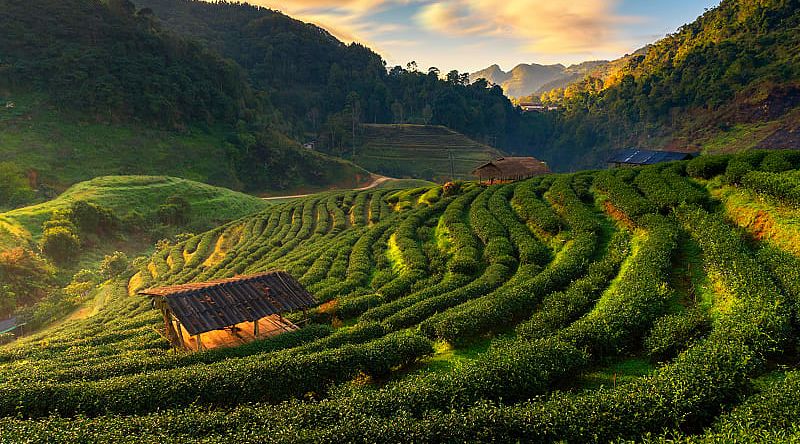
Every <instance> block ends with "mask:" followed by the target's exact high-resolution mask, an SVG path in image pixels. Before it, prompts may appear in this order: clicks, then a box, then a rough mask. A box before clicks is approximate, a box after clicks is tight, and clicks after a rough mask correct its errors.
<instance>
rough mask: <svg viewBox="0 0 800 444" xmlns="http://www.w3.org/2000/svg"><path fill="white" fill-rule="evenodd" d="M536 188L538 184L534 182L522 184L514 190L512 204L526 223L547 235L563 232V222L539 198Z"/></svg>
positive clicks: (529, 181)
mask: <svg viewBox="0 0 800 444" xmlns="http://www.w3.org/2000/svg"><path fill="white" fill-rule="evenodd" d="M536 187H537V182H535V181H533V180H528V181H525V182H522V183H520V184H519V185H517V186H516V188H514V197H513V198H512V199H511V202H512V204H513V205H514V209H516V210H517V213H519V215H520V216H522V218H523V219H524V220H525V221H527V222H529V223H532V224H533V225H535V226H536V227H538V228H539V229H540V230H542V231H544V232H545V233H550V234H556V233H558V232H559V231H560V230H561V220H560V219H559V218H558V215H556V213H555V212H554V211H553V208H551V207H550V205H548V204H547V203H546V202H544V201H543V200H541V199H540V198H539V196H538V195H537V192H536Z"/></svg>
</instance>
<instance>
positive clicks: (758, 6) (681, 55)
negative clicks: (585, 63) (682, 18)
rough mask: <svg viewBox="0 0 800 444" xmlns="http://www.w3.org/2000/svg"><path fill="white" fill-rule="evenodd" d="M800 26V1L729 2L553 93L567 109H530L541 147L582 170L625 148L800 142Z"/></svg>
mask: <svg viewBox="0 0 800 444" xmlns="http://www.w3.org/2000/svg"><path fill="white" fill-rule="evenodd" d="M799 26H800V4H798V2H797V1H777V0H776V1H760V0H724V1H722V2H721V3H720V5H719V6H718V7H716V8H712V9H710V10H709V11H707V12H706V13H705V14H703V15H702V16H701V17H699V18H698V19H697V20H696V21H694V22H692V23H689V24H687V25H684V26H682V27H681V28H680V29H678V30H677V31H676V32H675V33H673V34H671V35H669V36H668V37H666V38H664V39H662V40H659V41H658V42H656V43H654V44H652V45H649V46H648V47H647V48H646V51H645V52H644V53H638V54H634V55H631V56H628V57H625V58H623V59H621V60H619V61H617V62H614V63H612V65H611V66H612V68H613V69H611V70H610V72H605V73H601V74H599V75H598V76H589V77H587V78H585V79H583V80H581V81H579V82H577V83H574V84H572V85H570V86H568V87H567V88H564V89H562V90H559V91H554V92H551V93H548V94H545V95H544V96H543V97H544V98H545V101H547V102H552V103H557V104H559V106H560V107H561V108H562V112H560V113H548V115H536V116H533V115H532V116H529V118H530V120H531V124H532V125H534V127H537V128H539V130H540V132H539V134H537V135H536V137H535V138H534V139H533V141H532V144H531V145H532V146H533V147H534V148H533V152H534V154H535V155H536V154H538V155H539V156H541V158H542V159H543V160H546V161H549V162H550V163H551V165H552V166H554V167H555V168H558V169H571V170H577V169H580V168H585V167H595V166H599V165H600V164H602V162H603V160H604V158H605V157H607V156H608V153H609V151H610V150H613V149H618V148H621V147H626V146H640V147H642V148H664V147H666V148H672V149H675V148H677V149H685V150H692V151H704V152H726V151H730V152H733V151H740V150H744V149H750V148H759V149H770V148H772V149H776V148H782V149H785V148H797V147H799V146H800V132H798V128H800V117H799V116H800V114H799V113H800V80H798V79H800V58H798V56H797V54H798V51H797V49H798V48H800V37H798V36H800V32H798V27H799ZM542 133H546V135H544V134H542Z"/></svg>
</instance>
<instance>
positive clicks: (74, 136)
mask: <svg viewBox="0 0 800 444" xmlns="http://www.w3.org/2000/svg"><path fill="white" fill-rule="evenodd" d="M6 99H7V100H9V101H13V102H14V104H15V107H14V108H0V161H13V162H14V163H16V164H17V165H19V166H21V167H23V168H24V169H26V170H27V169H34V170H36V171H37V172H38V175H39V178H40V182H41V183H44V184H46V185H47V186H50V187H53V188H54V189H55V191H57V192H60V191H63V190H64V189H66V188H67V187H69V186H70V185H73V184H75V183H77V182H81V181H85V180H89V179H92V178H94V177H98V176H107V175H167V176H174V177H181V178H184V179H189V180H195V181H199V182H204V183H211V184H214V185H218V186H223V187H226V188H231V189H247V188H248V187H247V184H245V183H242V182H241V180H240V179H239V177H238V175H237V171H236V166H235V165H234V163H233V161H232V160H231V158H232V154H231V150H233V149H234V147H233V146H232V145H231V144H230V143H229V142H228V141H227V140H226V137H227V136H228V134H229V133H230V129H226V128H223V127H218V126H213V127H209V128H199V127H188V128H184V129H181V130H174V131H171V130H163V129H157V128H153V127H150V126H146V125H137V124H124V125H123V124H105V123H92V122H87V121H84V120H78V119H77V118H75V117H73V116H71V115H69V113H68V112H64V111H56V110H54V109H52V108H50V107H49V106H48V105H46V102H45V101H44V100H43V99H42V98H40V97H38V96H35V95H23V96H13V97H6ZM275 143H276V144H278V145H280V144H282V143H283V144H284V145H287V146H284V147H283V148H284V149H283V151H282V155H283V156H284V159H283V164H284V167H285V168H290V167H294V164H293V163H292V162H293V158H292V156H293V155H296V154H297V153H293V152H292V150H295V149H296V150H301V148H300V147H299V146H294V145H291V144H292V142H289V141H283V140H281V141H276V142H275ZM295 145H296V144H295ZM303 155H305V156H306V157H308V158H315V159H316V158H319V159H322V160H321V163H322V164H323V166H324V168H323V169H322V171H324V172H325V173H326V174H325V175H326V176H328V177H322V178H320V179H319V180H320V182H321V183H318V184H309V183H292V184H289V189H288V190H284V189H281V192H294V191H298V192H299V191H303V190H307V189H314V188H317V189H319V188H323V189H324V188H353V187H356V186H359V185H360V184H359V182H358V180H357V179H356V175H359V174H361V175H366V172H364V171H362V170H361V169H359V168H357V167H355V166H353V165H352V164H349V163H346V162H343V161H341V160H340V159H334V158H327V157H324V156H322V155H321V154H319V153H316V152H312V151H304V153H303ZM265 174H267V172H266V171H265ZM296 176H297V177H300V175H299V174H297V175H296ZM275 188H276V189H278V188H280V187H275ZM254 191H262V190H254ZM263 191H269V190H263Z"/></svg>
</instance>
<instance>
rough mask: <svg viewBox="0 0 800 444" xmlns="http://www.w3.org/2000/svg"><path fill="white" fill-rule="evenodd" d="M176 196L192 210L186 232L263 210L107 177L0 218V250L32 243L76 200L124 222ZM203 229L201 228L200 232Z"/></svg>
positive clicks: (136, 179) (185, 186)
mask: <svg viewBox="0 0 800 444" xmlns="http://www.w3.org/2000/svg"><path fill="white" fill-rule="evenodd" d="M172 196H180V197H182V198H184V199H186V200H187V201H188V202H189V204H190V205H191V207H192V210H191V219H190V221H189V222H188V224H187V227H186V228H190V227H195V228H200V229H201V230H202V229H207V228H211V227H215V226H217V225H219V224H222V223H225V222H228V221H230V220H233V219H238V218H240V217H242V216H245V215H247V214H251V213H254V212H256V211H258V210H261V209H263V208H264V207H266V206H268V204H267V203H266V202H265V201H264V200H263V199H259V198H257V197H253V196H250V195H247V194H242V193H238V192H236V191H231V190H228V189H225V188H218V187H214V186H211V185H206V184H203V183H199V182H194V181H191V180H186V179H179V178H175V177H162V176H107V177H98V178H95V179H92V180H89V181H86V182H81V183H78V184H76V185H73V186H72V187H70V188H69V189H67V190H66V191H65V192H63V193H62V194H60V195H59V196H58V197H57V198H55V199H53V200H50V201H47V202H44V203H41V204H38V205H32V206H28V207H24V208H18V209H15V210H11V211H7V212H5V213H0V221H2V226H3V230H4V231H5V233H4V234H3V235H0V239H3V241H0V245H4V246H5V248H8V247H11V246H14V245H15V244H16V245H19V244H24V243H25V241H35V240H38V239H39V237H40V236H41V230H42V223H44V222H45V221H46V220H47V219H48V218H49V217H50V216H51V215H52V214H53V213H54V212H55V211H58V210H64V209H67V208H69V207H70V205H72V203H73V202H75V201H79V200H80V201H85V202H90V203H93V204H96V205H100V206H102V207H105V208H108V209H109V210H111V211H113V212H114V214H116V215H117V216H120V217H124V216H125V215H127V214H130V213H133V212H137V213H140V214H141V215H142V216H143V217H144V218H153V217H155V216H156V213H157V211H158V207H159V206H160V205H161V204H163V203H164V202H165V201H166V200H167V198H169V197H172ZM204 227H205V228H204Z"/></svg>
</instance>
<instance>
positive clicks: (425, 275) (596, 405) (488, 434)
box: [0, 153, 800, 443]
mask: <svg viewBox="0 0 800 444" xmlns="http://www.w3.org/2000/svg"><path fill="white" fill-rule="evenodd" d="M798 166H800V157H798V156H797V155H795V153H774V154H766V153H756V154H744V155H741V156H738V157H734V158H731V157H700V158H698V159H695V160H693V161H690V162H679V163H670V164H662V165H657V166H652V167H647V168H638V169H621V170H613V171H602V172H584V173H578V174H572V175H550V176H544V177H539V178H535V179H532V180H528V181H524V182H518V183H512V184H505V185H497V186H492V187H488V188H484V187H478V186H476V185H474V184H467V185H466V186H464V187H463V188H462V189H461V190H460V191H459V192H458V193H456V194H455V195H452V196H445V195H443V194H442V190H441V189H440V188H438V187H422V188H415V189H408V190H390V189H373V190H367V191H361V192H332V193H323V194H318V195H314V196H311V197H308V198H304V199H297V200H293V201H291V202H287V203H282V204H275V205H273V206H271V207H269V208H267V209H265V210H263V211H262V212H260V213H257V214H255V215H252V216H249V217H245V218H243V219H240V220H237V221H234V222H231V223H228V224H226V225H223V226H221V227H219V228H217V229H214V230H212V231H209V232H206V233H203V234H201V235H198V236H195V237H192V238H190V239H188V240H186V241H184V242H181V243H178V244H174V245H169V246H165V247H164V248H162V249H161V250H158V251H157V252H156V253H155V254H154V255H153V256H152V258H151V259H150V261H149V263H148V264H146V265H145V266H143V267H142V268H141V269H140V270H139V271H138V272H137V274H136V275H135V276H133V278H131V279H130V280H129V281H125V282H123V281H117V282H115V281H111V282H109V283H107V284H106V285H108V286H110V288H113V289H114V290H115V293H114V294H115V295H116V296H115V297H113V298H111V300H110V302H109V303H108V304H107V305H106V306H104V307H103V308H101V309H100V311H99V313H98V314H97V315H95V316H93V317H90V318H87V319H84V320H79V321H74V322H70V323H66V324H63V325H61V326H58V327H56V328H53V329H51V330H49V331H46V332H43V333H41V334H38V335H35V336H32V337H28V338H25V339H23V340H21V341H19V342H18V343H15V344H12V345H9V346H6V347H3V348H1V349H0V381H2V382H0V416H2V417H3V418H2V419H0V441H3V442H11V441H23V442H69V441H81V442H137V443H151V442H152V443H156V442H158V443H164V442H176V443H177V442H198V441H200V442H262V441H274V442H474V441H481V442H531V441H533V442H560V441H567V442H607V441H612V440H615V441H619V440H637V441H642V440H644V441H660V440H666V439H668V438H676V439H678V440H686V441H693V442H694V441H696V442H729V440H730V439H733V438H738V439H740V440H745V441H757V440H760V441H763V442H775V441H782V440H787V439H795V440H796V439H800V429H798V426H797V424H798V423H800V422H798V420H800V402H798V401H800V372H798V371H797V370H796V369H797V366H798V354H797V351H798V350H797V342H796V336H797V333H798V329H797V316H798V300H800V299H798V296H800V259H799V258H798V256H796V252H795V253H794V254H793V253H791V252H789V250H788V249H786V248H784V247H782V245H783V244H782V243H780V242H773V241H771V240H770V238H768V237H764V236H761V235H759V233H762V232H763V231H764V230H763V229H761V230H759V229H757V225H755V224H752V223H749V222H747V220H745V219H742V218H737V217H736V214H734V213H732V212H731V211H732V209H735V208H737V205H738V206H741V205H744V204H746V203H752V204H754V205H756V204H757V205H759V206H760V209H761V210H762V211H764V212H765V214H767V215H768V216H773V217H774V218H776V220H778V221H781V222H786V221H787V220H788V221H790V222H792V223H796V222H797V221H798V220H800V210H798V205H800V201H798V199H797V196H796V191H797V190H796V189H795V188H797V177H798V176H797V174H798V172H797V168H798ZM731 193H741V194H736V196H737V199H738V200H734V199H733V198H732V197H730V196H731V195H732V194H731ZM786 223H787V224H789V225H791V224H790V223H789V222H786ZM776 230H777V229H775V228H773V231H776ZM270 269H285V270H288V271H289V272H291V273H292V274H293V275H294V276H296V277H297V278H299V279H300V281H301V282H302V283H303V284H304V285H305V286H306V287H307V288H308V289H309V290H310V291H312V292H313V293H314V294H315V295H316V296H317V298H318V299H319V301H320V302H322V303H323V305H322V306H321V307H320V308H318V309H316V310H315V311H314V313H312V316H311V320H312V322H311V323H310V324H309V325H307V326H305V327H304V328H302V329H300V330H299V331H296V332H292V333H287V334H283V335H280V336H276V337H273V338H271V339H266V340H262V341H258V342H254V343H251V344H248V345H246V346H242V347H238V348H229V349H216V350H210V351H206V352H201V353H193V354H189V353H174V352H171V351H170V350H168V344H167V342H166V340H165V339H163V338H162V337H161V336H160V335H159V333H158V332H157V331H156V329H157V328H159V326H160V314H159V313H157V312H156V311H155V310H153V309H152V308H151V307H150V302H149V301H148V300H147V299H145V298H142V297H139V296H136V291H137V290H139V289H142V288H145V287H148V286H155V285H165V284H176V283H184V282H192V281H201V280H208V279H213V278H221V277H229V276H233V275H235V274H244V273H252V272H258V271H264V270H270Z"/></svg>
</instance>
